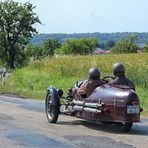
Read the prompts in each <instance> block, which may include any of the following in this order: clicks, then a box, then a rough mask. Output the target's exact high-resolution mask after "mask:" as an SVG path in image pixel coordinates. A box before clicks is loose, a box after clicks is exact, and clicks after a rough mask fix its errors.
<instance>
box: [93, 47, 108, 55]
mask: <svg viewBox="0 0 148 148" xmlns="http://www.w3.org/2000/svg"><path fill="white" fill-rule="evenodd" d="M94 53H95V54H110V53H111V50H104V49H102V48H96V50H95V51H94Z"/></svg>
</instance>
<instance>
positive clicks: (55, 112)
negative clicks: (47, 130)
mask: <svg viewBox="0 0 148 148" xmlns="http://www.w3.org/2000/svg"><path fill="white" fill-rule="evenodd" d="M53 101H54V96H53V94H52V93H50V92H48V93H47V96H46V99H45V111H46V117H47V120H48V122H49V123H56V122H57V120H58V116H59V109H60V107H59V104H58V102H56V103H54V105H53V104H52V102H53Z"/></svg>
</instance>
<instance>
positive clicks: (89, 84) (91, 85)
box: [77, 68, 106, 98]
mask: <svg viewBox="0 0 148 148" xmlns="http://www.w3.org/2000/svg"><path fill="white" fill-rule="evenodd" d="M88 78H89V79H88V80H86V81H84V82H83V84H82V85H81V86H80V88H79V89H78V90H77V95H80V96H81V97H83V98H86V97H88V96H90V95H91V93H92V92H93V91H94V89H95V88H96V87H98V86H101V85H103V84H106V82H104V81H103V80H101V79H100V71H99V69H97V68H91V69H90V70H89V72H88Z"/></svg>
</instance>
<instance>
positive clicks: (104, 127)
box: [57, 119, 148, 136]
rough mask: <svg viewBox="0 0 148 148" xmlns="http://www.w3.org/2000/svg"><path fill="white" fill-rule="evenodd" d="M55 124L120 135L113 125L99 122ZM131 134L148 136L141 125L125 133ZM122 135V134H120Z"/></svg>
mask: <svg viewBox="0 0 148 148" xmlns="http://www.w3.org/2000/svg"><path fill="white" fill-rule="evenodd" d="M57 124H63V125H71V126H77V125H82V126H84V127H87V128H89V129H93V130H99V131H104V132H109V133H116V134H121V132H120V131H119V129H118V128H117V126H116V125H115V124H104V123H101V122H92V121H89V120H83V119H82V120H81V119H80V120H79V119H76V120H73V121H58V122H57ZM127 133H128V134H131V135H143V136H148V125H143V124H141V123H140V124H139V123H136V124H133V127H132V129H131V131H129V132H125V134H127ZM122 134H124V133H122Z"/></svg>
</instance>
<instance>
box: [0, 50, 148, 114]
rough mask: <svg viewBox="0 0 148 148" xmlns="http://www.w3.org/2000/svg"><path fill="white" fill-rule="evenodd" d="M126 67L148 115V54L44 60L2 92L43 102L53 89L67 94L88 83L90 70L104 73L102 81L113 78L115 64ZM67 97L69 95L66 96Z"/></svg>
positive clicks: (17, 74) (17, 75) (14, 77)
mask: <svg viewBox="0 0 148 148" xmlns="http://www.w3.org/2000/svg"><path fill="white" fill-rule="evenodd" d="M116 62H121V63H123V64H124V65H125V68H126V75H127V77H128V78H129V79H131V80H133V81H134V82H135V86H136V91H137V93H138V96H139V97H140V100H141V104H142V107H144V109H145V113H146V112H148V105H147V104H148V94H147V90H148V76H147V73H148V54H146V53H139V54H122V55H121V54H116V55H99V56H98V55H89V56H55V57H53V58H46V59H43V60H40V61H39V60H37V61H30V63H29V65H28V66H26V67H24V68H22V69H17V70H15V71H14V72H13V73H12V74H11V75H10V76H9V78H8V79H7V82H6V85H5V86H3V87H1V88H0V89H1V92H11V93H17V94H19V95H23V96H27V97H31V98H37V99H43V98H44V97H45V94H46V90H47V87H48V86H50V85H53V86H56V87H57V88H62V89H64V90H67V89H68V88H69V87H71V86H72V85H73V84H74V83H75V82H76V81H77V80H84V79H87V72H88V70H89V68H90V67H98V68H99V69H100V70H101V78H103V77H104V76H106V75H113V74H112V67H113V64H114V63H116ZM65 95H66V93H65Z"/></svg>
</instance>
